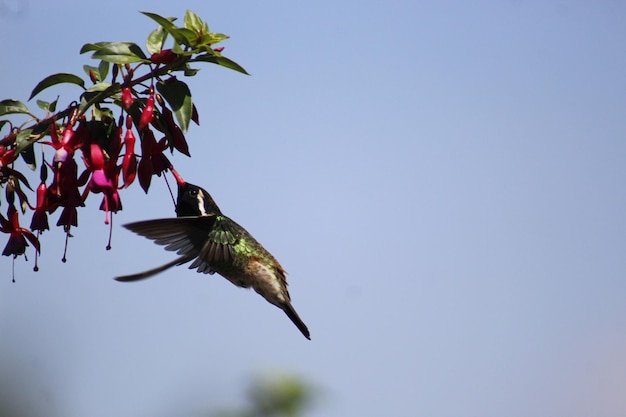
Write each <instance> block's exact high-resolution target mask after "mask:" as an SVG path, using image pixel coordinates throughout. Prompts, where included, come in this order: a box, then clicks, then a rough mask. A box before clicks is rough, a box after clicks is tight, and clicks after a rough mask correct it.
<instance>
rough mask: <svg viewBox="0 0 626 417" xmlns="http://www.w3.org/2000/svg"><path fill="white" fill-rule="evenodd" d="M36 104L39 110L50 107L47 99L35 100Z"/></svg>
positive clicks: (46, 109) (45, 109)
mask: <svg viewBox="0 0 626 417" xmlns="http://www.w3.org/2000/svg"><path fill="white" fill-rule="evenodd" d="M37 105H38V106H39V108H40V109H41V110H44V111H48V109H49V108H50V103H48V102H47V101H43V100H37Z"/></svg>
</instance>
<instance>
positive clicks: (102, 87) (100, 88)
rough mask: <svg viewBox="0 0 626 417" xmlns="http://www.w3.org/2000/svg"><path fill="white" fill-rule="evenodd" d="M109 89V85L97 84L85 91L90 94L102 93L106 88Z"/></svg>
mask: <svg viewBox="0 0 626 417" xmlns="http://www.w3.org/2000/svg"><path fill="white" fill-rule="evenodd" d="M109 87H111V83H98V84H94V85H92V86H91V87H89V88H88V89H87V90H86V91H87V92H89V93H92V92H94V91H104V90H106V89H107V88H109Z"/></svg>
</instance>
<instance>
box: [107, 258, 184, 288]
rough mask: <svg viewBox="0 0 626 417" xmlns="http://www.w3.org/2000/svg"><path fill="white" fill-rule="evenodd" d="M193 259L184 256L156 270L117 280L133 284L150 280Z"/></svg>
mask: <svg viewBox="0 0 626 417" xmlns="http://www.w3.org/2000/svg"><path fill="white" fill-rule="evenodd" d="M191 259H193V258H190V257H189V256H188V255H183V256H181V257H179V258H176V259H174V260H173V261H171V262H168V263H166V264H165V265H161V266H157V267H156V268H152V269H148V270H147V271H143V272H139V273H137V274H132V275H123V276H121V277H115V280H116V281H120V282H132V281H139V280H141V279H146V278H150V277H151V276H153V275H156V274H158V273H159V272H163V271H165V270H166V269H168V268H171V267H173V266H176V265H182V264H184V263H185V262H189V261H190V260H191Z"/></svg>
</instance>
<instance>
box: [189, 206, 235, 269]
mask: <svg viewBox="0 0 626 417" xmlns="http://www.w3.org/2000/svg"><path fill="white" fill-rule="evenodd" d="M240 229H241V226H238V225H237V224H236V223H234V222H233V221H232V220H230V219H229V218H227V217H225V216H221V215H218V216H216V217H215V221H214V222H213V226H212V227H211V230H210V231H209V233H208V236H205V239H206V241H205V243H204V246H203V247H202V249H200V251H199V253H198V258H197V259H196V260H194V261H193V263H192V264H191V265H189V269H194V268H197V271H198V272H202V273H204V274H207V273H208V274H212V273H214V272H215V270H214V266H215V265H229V264H232V263H233V261H234V260H235V245H236V244H237V242H238V241H239V239H240V234H241V230H240Z"/></svg>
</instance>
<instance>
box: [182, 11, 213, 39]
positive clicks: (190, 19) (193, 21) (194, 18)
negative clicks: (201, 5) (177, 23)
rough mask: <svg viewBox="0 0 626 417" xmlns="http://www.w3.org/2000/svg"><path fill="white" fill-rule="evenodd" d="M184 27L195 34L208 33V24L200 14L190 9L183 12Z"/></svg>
mask: <svg viewBox="0 0 626 417" xmlns="http://www.w3.org/2000/svg"><path fill="white" fill-rule="evenodd" d="M185 27H186V28H187V29H191V30H193V31H194V32H196V33H197V34H206V33H209V26H208V25H207V24H206V22H204V21H203V20H202V19H200V16H198V15H197V14H195V13H194V12H192V11H191V10H187V12H186V13H185Z"/></svg>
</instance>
